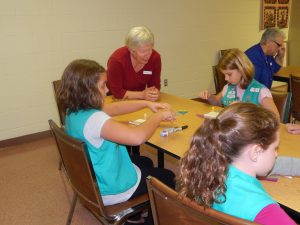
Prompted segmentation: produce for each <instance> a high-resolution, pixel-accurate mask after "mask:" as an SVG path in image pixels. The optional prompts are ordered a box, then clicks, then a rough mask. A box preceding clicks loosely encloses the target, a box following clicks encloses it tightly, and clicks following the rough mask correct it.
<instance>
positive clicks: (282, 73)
mask: <svg viewBox="0 0 300 225" xmlns="http://www.w3.org/2000/svg"><path fill="white" fill-rule="evenodd" d="M290 74H293V75H295V76H299V77H300V66H285V67H282V68H281V69H280V70H279V71H278V72H277V73H276V74H274V76H273V79H274V80H276V81H282V82H286V83H287V84H288V91H290V90H291V89H290Z"/></svg>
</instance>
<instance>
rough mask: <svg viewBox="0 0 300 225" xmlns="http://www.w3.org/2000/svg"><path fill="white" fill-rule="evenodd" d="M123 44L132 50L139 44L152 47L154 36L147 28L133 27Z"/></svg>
mask: <svg viewBox="0 0 300 225" xmlns="http://www.w3.org/2000/svg"><path fill="white" fill-rule="evenodd" d="M125 44H126V46H127V47H128V48H129V49H134V48H136V47H138V46H139V45H140V44H152V45H154V35H153V33H152V31H151V30H150V29H148V28H147V27H143V26H141V27H133V28H131V29H130V30H129V32H128V34H127V36H126V38H125Z"/></svg>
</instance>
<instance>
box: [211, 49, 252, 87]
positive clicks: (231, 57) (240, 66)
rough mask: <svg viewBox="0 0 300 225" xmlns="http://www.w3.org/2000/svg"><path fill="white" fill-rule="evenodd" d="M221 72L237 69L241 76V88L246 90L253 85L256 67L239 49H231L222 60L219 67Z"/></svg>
mask: <svg viewBox="0 0 300 225" xmlns="http://www.w3.org/2000/svg"><path fill="white" fill-rule="evenodd" d="M217 68H218V70H219V72H221V73H222V71H221V70H234V69H237V70H238V71H239V72H240V73H241V75H242V78H241V81H240V87H241V88H242V89H246V88H247V87H248V85H249V84H250V83H251V81H252V79H253V76H254V66H253V64H252V62H251V61H250V60H249V58H248V57H247V55H246V54H245V53H244V52H242V51H241V50H239V49H237V48H233V49H230V50H228V51H226V52H225V54H224V55H223V57H222V58H221V59H220V61H219V63H218V66H217Z"/></svg>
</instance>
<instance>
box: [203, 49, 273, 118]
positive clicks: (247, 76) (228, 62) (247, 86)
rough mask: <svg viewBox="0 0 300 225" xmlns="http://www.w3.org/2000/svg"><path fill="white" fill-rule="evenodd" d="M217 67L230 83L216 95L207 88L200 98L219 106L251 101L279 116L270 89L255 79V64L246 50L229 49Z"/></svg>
mask: <svg viewBox="0 0 300 225" xmlns="http://www.w3.org/2000/svg"><path fill="white" fill-rule="evenodd" d="M217 69H218V71H219V72H221V73H222V74H223V75H224V76H225V80H226V81H227V82H228V84H226V85H225V86H224V87H223V90H222V91H221V92H220V93H218V94H216V95H212V94H210V92H209V91H207V90H206V91H203V92H200V96H199V97H200V98H202V99H206V100H208V103H209V104H212V105H217V106H228V105H230V104H232V103H235V102H251V103H254V104H256V105H260V106H262V107H264V108H266V109H269V110H271V111H272V112H274V113H275V114H276V115H277V116H278V117H279V112H278V110H277V108H276V105H275V103H274V101H273V98H272V94H271V92H270V90H269V89H268V88H266V87H265V86H264V85H262V84H260V83H259V82H258V81H256V80H255V79H253V76H254V66H253V64H252V63H251V61H250V60H249V59H248V57H247V56H246V55H245V53H244V52H242V51H241V50H239V49H231V50H228V51H227V52H226V53H225V54H224V56H223V57H222V58H221V59H220V61H219V63H218V66H217Z"/></svg>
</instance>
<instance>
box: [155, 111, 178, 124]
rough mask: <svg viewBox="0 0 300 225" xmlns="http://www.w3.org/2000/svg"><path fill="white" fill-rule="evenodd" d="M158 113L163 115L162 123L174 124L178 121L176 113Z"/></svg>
mask: <svg viewBox="0 0 300 225" xmlns="http://www.w3.org/2000/svg"><path fill="white" fill-rule="evenodd" d="M158 113H160V114H161V115H162V121H164V122H172V121H175V120H176V117H175V113H174V112H172V111H170V110H163V111H160V112H158Z"/></svg>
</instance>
